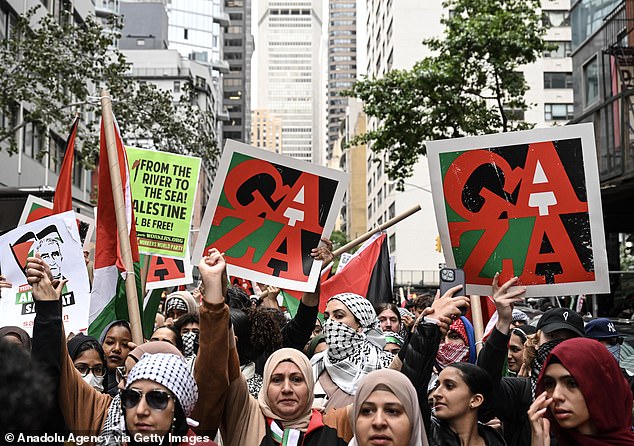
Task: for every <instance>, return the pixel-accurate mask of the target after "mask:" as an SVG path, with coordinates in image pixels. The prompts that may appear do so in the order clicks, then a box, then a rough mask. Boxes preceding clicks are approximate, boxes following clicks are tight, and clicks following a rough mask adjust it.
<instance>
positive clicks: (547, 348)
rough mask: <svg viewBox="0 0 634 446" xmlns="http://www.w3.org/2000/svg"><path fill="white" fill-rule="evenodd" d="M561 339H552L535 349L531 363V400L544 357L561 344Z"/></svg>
mask: <svg viewBox="0 0 634 446" xmlns="http://www.w3.org/2000/svg"><path fill="white" fill-rule="evenodd" d="M563 341H564V340H563V339H553V340H552V341H548V342H546V343H544V344H542V345H541V346H540V347H539V348H538V349H537V354H536V355H535V359H533V364H532V365H531V396H532V397H533V400H535V389H536V388H537V378H539V374H540V373H541V371H542V368H543V367H544V364H545V363H546V359H547V358H548V355H549V354H550V352H552V351H553V349H554V348H555V347H557V346H558V345H559V344H561V343H562V342H563Z"/></svg>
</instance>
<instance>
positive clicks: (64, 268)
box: [0, 211, 90, 334]
mask: <svg viewBox="0 0 634 446" xmlns="http://www.w3.org/2000/svg"><path fill="white" fill-rule="evenodd" d="M36 252H39V253H40V256H42V259H43V260H44V261H46V263H48V265H49V266H50V268H51V273H52V275H53V278H54V279H64V278H65V279H68V283H67V284H66V285H65V287H64V290H63V294H62V307H63V315H64V316H63V320H64V326H65V329H66V333H71V332H72V333H78V332H79V331H85V330H86V329H87V328H88V307H89V305H90V285H89V282H88V272H87V270H86V263H85V262H84V255H83V253H82V246H81V244H80V239H79V233H78V231H77V223H76V220H75V214H74V212H72V211H68V212H64V213H62V214H56V215H52V216H50V217H45V218H41V219H39V220H36V221H34V222H31V223H28V224H25V225H22V226H18V227H17V228H16V229H14V230H12V231H10V232H7V233H6V234H4V235H3V236H2V237H0V269H1V270H2V274H3V275H4V276H5V277H6V278H7V280H8V281H9V282H10V283H12V284H13V287H12V288H8V289H3V290H2V299H0V326H7V325H15V326H18V327H20V328H22V329H24V330H26V331H27V332H28V333H29V334H32V332H33V321H34V319H35V303H34V302H33V297H32V294H31V286H30V285H29V284H28V283H27V281H26V275H25V272H26V259H27V257H33V256H34V255H35V253H36Z"/></svg>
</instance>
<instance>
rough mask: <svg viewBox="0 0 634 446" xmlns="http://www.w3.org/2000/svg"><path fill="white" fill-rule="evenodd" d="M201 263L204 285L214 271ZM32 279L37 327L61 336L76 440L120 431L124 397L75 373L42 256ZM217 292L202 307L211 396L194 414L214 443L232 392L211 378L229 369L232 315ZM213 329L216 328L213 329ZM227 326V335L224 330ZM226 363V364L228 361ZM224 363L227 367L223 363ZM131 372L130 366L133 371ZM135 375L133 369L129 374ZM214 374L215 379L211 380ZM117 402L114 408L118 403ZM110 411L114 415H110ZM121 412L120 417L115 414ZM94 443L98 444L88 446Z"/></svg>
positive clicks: (203, 383)
mask: <svg viewBox="0 0 634 446" xmlns="http://www.w3.org/2000/svg"><path fill="white" fill-rule="evenodd" d="M204 262H205V259H203V261H202V262H201V266H200V271H201V275H202V277H203V282H205V281H207V280H209V277H210V276H209V270H208V268H206V264H204ZM27 278H28V280H29V283H30V284H31V285H32V286H33V297H34V299H35V300H36V312H37V316H38V318H36V324H37V323H38V321H39V323H43V324H47V325H48V326H51V327H53V328H55V330H56V333H57V335H58V336H59V337H60V344H61V351H60V355H59V358H57V361H55V358H53V361H55V362H56V364H55V366H56V367H57V369H58V370H59V376H58V377H52V378H58V379H59V381H58V382H59V405H60V409H61V412H62V414H63V416H64V420H65V423H66V427H67V428H68V430H69V431H70V432H71V433H73V434H75V435H82V436H85V435H93V436H97V435H99V434H100V433H102V432H103V433H108V432H113V431H114V432H116V431H117V430H116V429H114V430H113V426H112V425H108V422H107V421H108V420H112V419H115V418H116V415H117V414H119V413H120V407H121V406H120V397H119V396H116V397H114V398H113V397H111V396H110V395H107V394H102V393H98V392H96V391H95V390H94V389H93V388H92V387H91V386H90V385H89V384H88V383H86V382H85V381H84V380H83V379H82V377H81V374H80V373H79V372H78V371H77V370H76V369H75V367H74V365H73V362H72V360H71V359H70V356H69V355H68V350H67V346H66V342H65V334H64V331H63V326H62V316H61V305H60V303H59V296H60V291H61V286H62V285H60V286H58V288H57V289H55V288H54V287H53V285H52V283H51V279H50V275H49V274H48V265H46V263H45V262H44V261H43V260H42V259H41V258H39V257H31V258H29V259H28V264H27ZM213 293H220V294H221V295H222V290H221V289H216V288H214V287H213V286H211V284H210V286H209V287H207V290H206V292H205V298H204V303H203V306H202V308H201V337H202V336H205V333H208V338H207V339H206V341H207V344H208V348H207V349H206V350H207V352H213V357H212V355H211V354H208V355H201V356H200V357H199V359H198V362H199V364H200V368H202V369H204V370H205V371H206V373H205V375H204V377H200V376H199V379H200V380H199V381H198V384H199V389H200V391H201V394H203V395H204V396H205V397H204V398H202V399H201V401H200V402H199V403H198V404H197V405H196V407H195V409H194V411H193V412H192V418H194V419H198V420H200V421H201V423H200V425H199V426H198V428H197V429H196V432H197V433H198V434H199V435H207V436H209V437H210V438H213V436H214V435H215V433H216V430H217V427H218V422H219V418H220V414H221V411H222V406H223V402H224V393H223V391H222V390H220V391H217V390H219V389H226V388H227V387H228V378H227V377H226V375H223V374H222V373H210V372H211V371H213V370H214V368H220V369H224V368H225V367H226V366H225V365H224V364H226V361H227V359H226V358H228V350H229V339H228V338H229V312H228V309H227V308H226V307H225V305H224V303H223V304H220V305H213V304H209V303H207V302H213V301H214V300H213V299H212V298H211V296H212V294H213ZM211 327H214V329H213V330H212V329H211ZM218 327H224V328H225V329H224V330H221V329H218ZM223 358H224V361H223V360H222V359H223ZM219 362H221V365H218V363H219ZM128 369H129V367H128ZM128 371H129V370H128ZM207 373H210V375H207ZM113 403H114V404H113ZM109 412H110V413H109ZM115 412H116V413H115ZM115 440H116V439H115V438H107V437H104V438H103V441H102V442H101V443H100V444H120V442H117V441H115ZM88 444H94V443H93V442H88Z"/></svg>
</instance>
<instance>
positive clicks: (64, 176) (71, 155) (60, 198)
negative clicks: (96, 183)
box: [53, 117, 79, 214]
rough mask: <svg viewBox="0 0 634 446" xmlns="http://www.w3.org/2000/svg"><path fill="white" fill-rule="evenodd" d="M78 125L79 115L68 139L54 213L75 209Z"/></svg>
mask: <svg viewBox="0 0 634 446" xmlns="http://www.w3.org/2000/svg"><path fill="white" fill-rule="evenodd" d="M78 125H79V117H77V118H75V122H73V125H72V127H71V130H70V135H68V140H67V141H66V151H65V153H64V161H63V162H62V168H61V170H60V171H59V177H58V178H57V186H56V187H55V196H54V197H53V214H60V213H62V212H66V211H72V210H73V164H74V163H75V137H76V136H77V126H78Z"/></svg>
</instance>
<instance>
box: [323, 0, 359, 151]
mask: <svg viewBox="0 0 634 446" xmlns="http://www.w3.org/2000/svg"><path fill="white" fill-rule="evenodd" d="M356 78H357V4H356V1H354V0H330V9H329V12H328V114H327V117H326V119H327V128H328V131H327V133H328V134H327V138H328V140H327V147H326V151H327V152H326V158H330V157H331V156H332V151H333V145H334V144H335V143H336V141H337V140H338V138H339V128H340V125H341V121H343V119H344V117H345V115H346V105H348V98H347V97H345V96H342V95H341V92H342V91H344V90H349V89H350V88H352V85H353V83H354V81H355V80H356Z"/></svg>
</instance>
